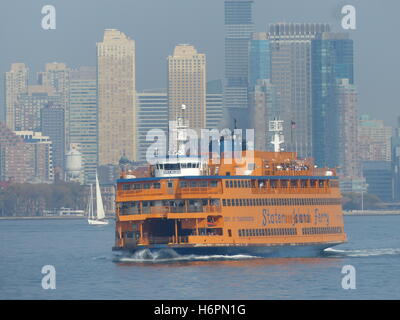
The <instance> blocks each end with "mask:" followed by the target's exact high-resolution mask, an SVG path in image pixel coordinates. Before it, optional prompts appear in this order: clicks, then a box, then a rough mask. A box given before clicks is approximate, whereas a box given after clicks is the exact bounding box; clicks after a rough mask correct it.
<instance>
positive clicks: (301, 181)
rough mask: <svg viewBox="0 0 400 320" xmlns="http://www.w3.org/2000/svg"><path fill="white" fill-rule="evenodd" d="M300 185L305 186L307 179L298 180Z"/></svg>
mask: <svg viewBox="0 0 400 320" xmlns="http://www.w3.org/2000/svg"><path fill="white" fill-rule="evenodd" d="M300 187H301V188H307V180H300Z"/></svg>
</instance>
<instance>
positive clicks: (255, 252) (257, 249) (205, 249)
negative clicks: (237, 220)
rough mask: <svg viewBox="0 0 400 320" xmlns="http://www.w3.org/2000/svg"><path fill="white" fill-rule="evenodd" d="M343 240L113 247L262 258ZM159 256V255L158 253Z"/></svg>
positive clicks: (301, 253) (315, 250) (306, 252)
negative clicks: (302, 242)
mask: <svg viewBox="0 0 400 320" xmlns="http://www.w3.org/2000/svg"><path fill="white" fill-rule="evenodd" d="M341 243H343V242H333V243H313V244H293V245H270V246H265V245H245V246H243V245H236V246H177V245H152V246H139V247H136V248H132V249H122V248H116V247H114V248H113V250H114V251H122V252H124V253H127V254H132V255H134V254H137V253H139V252H142V251H145V250H147V251H148V252H150V253H151V254H154V253H158V254H159V253H163V251H164V253H165V255H171V250H173V251H172V253H176V254H178V255H198V256H213V255H226V256H234V255H249V256H254V257H262V258H306V257H318V256H321V254H322V253H323V251H324V249H326V248H330V247H333V246H336V245H339V244H341ZM158 256H160V255H158Z"/></svg>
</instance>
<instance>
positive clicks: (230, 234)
mask: <svg viewBox="0 0 400 320" xmlns="http://www.w3.org/2000/svg"><path fill="white" fill-rule="evenodd" d="M228 236H229V237H232V230H231V229H228Z"/></svg>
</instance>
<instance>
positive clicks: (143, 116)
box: [137, 89, 168, 161]
mask: <svg viewBox="0 0 400 320" xmlns="http://www.w3.org/2000/svg"><path fill="white" fill-rule="evenodd" d="M137 101H138V116H137V119H138V123H137V130H138V133H137V134H138V144H137V146H138V150H137V158H138V160H139V161H146V160H147V159H146V152H147V150H148V148H149V147H150V145H151V144H152V143H154V141H147V140H146V136H147V134H148V132H149V131H150V130H152V129H159V130H162V131H163V132H164V134H165V137H166V138H167V137H168V96H167V93H166V90H165V89H153V90H144V91H142V92H138V94H137ZM166 151H167V150H159V152H160V154H165V153H166Z"/></svg>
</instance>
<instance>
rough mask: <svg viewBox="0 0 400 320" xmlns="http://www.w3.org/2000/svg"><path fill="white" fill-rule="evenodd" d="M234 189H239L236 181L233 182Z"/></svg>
mask: <svg viewBox="0 0 400 320" xmlns="http://www.w3.org/2000/svg"><path fill="white" fill-rule="evenodd" d="M233 187H234V188H237V187H238V186H237V181H236V180H235V181H233Z"/></svg>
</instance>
